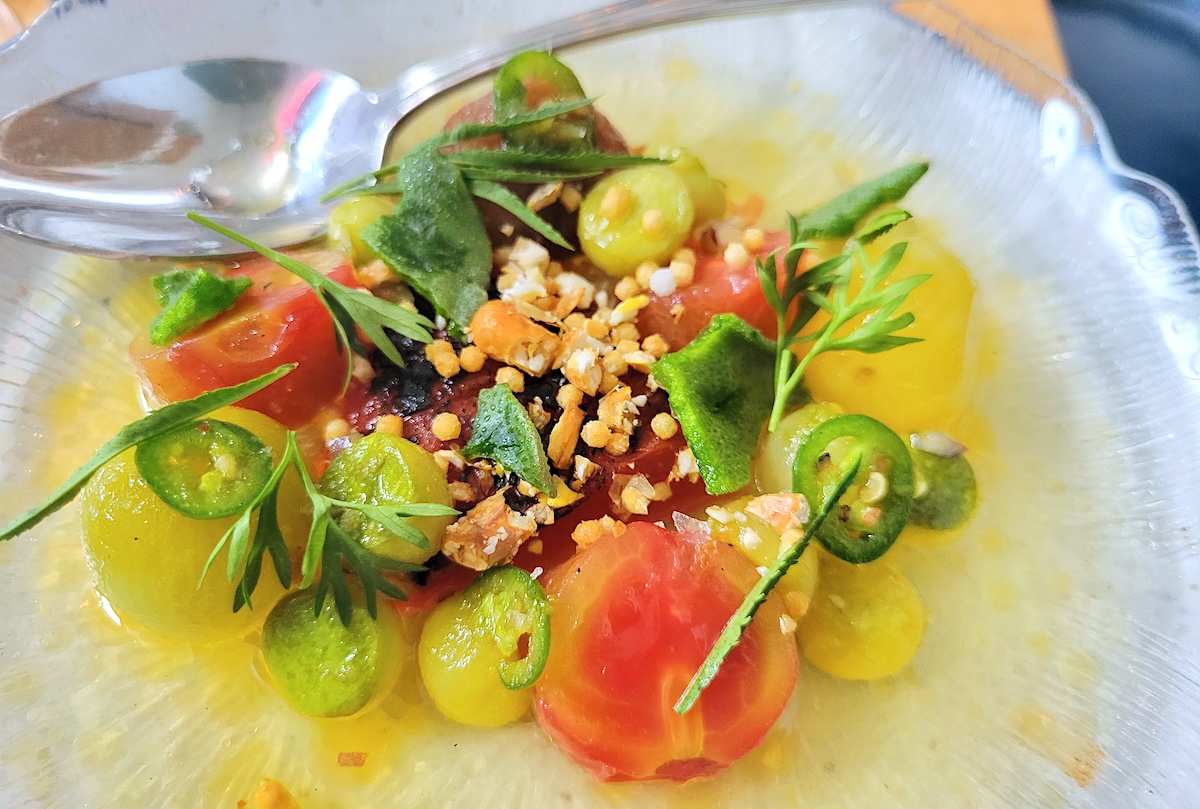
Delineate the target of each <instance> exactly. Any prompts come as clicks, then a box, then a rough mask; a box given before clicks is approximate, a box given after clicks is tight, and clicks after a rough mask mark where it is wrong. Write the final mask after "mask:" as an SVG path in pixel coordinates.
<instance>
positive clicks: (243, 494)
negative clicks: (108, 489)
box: [133, 419, 274, 520]
mask: <svg viewBox="0 0 1200 809" xmlns="http://www.w3.org/2000/svg"><path fill="white" fill-rule="evenodd" d="M133 460H134V463H135V464H136V465H137V470H138V473H139V474H140V475H141V476H142V479H143V480H145V481H146V485H147V486H148V487H150V491H152V492H154V493H155V494H156V495H158V496H159V497H160V498H161V499H162V501H163V502H164V503H166V504H167V505H169V506H170V507H171V508H173V509H175V510H176V511H178V512H179V513H181V514H183V515H185V516H187V517H193V518H195V519H199V520H213V519H217V518H220V517H230V516H232V515H234V514H238V513H239V512H242V511H244V510H245V509H246V507H247V506H248V505H250V502H251V501H252V500H253V499H254V497H255V496H256V495H257V494H258V493H259V492H260V491H262V488H263V486H265V485H266V483H267V480H268V479H269V478H270V477H271V471H272V469H273V468H274V461H273V460H272V458H271V450H270V448H268V447H267V445H266V444H264V443H263V442H262V441H261V440H260V439H259V438H258V436H256V435H255V434H254V433H252V432H250V431H249V430H247V429H245V428H244V427H239V426H238V425H236V424H230V423H229V422H227V421H218V420H216V419H200V420H199V421H194V422H192V423H190V424H185V425H184V426H182V427H180V428H178V429H176V430H172V431H171V432H169V433H165V434H164V435H160V436H158V437H156V438H151V439H149V440H147V441H143V442H142V443H140V444H138V447H137V450H136V451H135V452H134V456H133Z"/></svg>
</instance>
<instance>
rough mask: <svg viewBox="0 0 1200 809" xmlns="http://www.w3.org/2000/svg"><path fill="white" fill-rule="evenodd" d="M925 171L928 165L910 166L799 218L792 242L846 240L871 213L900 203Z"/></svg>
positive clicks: (864, 185) (870, 181)
mask: <svg viewBox="0 0 1200 809" xmlns="http://www.w3.org/2000/svg"><path fill="white" fill-rule="evenodd" d="M928 170H929V164H928V163H911V164H909V165H907V166H901V167H900V168H898V169H895V170H893V171H889V172H888V173H887V174H884V175H882V176H880V177H876V178H875V179H873V180H868V181H867V182H865V183H862V184H860V185H857V186H855V187H854V188H851V189H850V190H849V191H847V192H846V193H844V194H840V195H838V196H836V197H834V198H833V199H831V200H829V202H826V203H825V204H824V205H822V206H821V207H820V208H817V209H816V210H815V211H810V212H809V213H806V214H805V215H804V216H801V217H799V218H798V219H797V220H796V224H797V228H796V235H795V236H794V237H793V239H792V240H793V241H800V240H807V239H844V238H846V237H847V236H849V235H850V234H852V233H853V232H854V229H855V227H857V226H858V223H859V222H860V221H862V219H863V218H864V217H866V216H867V214H869V213H871V211H873V210H875V209H876V208H879V207H880V206H882V205H886V204H888V203H889V202H898V201H900V199H902V198H903V197H904V195H905V194H907V193H908V191H909V189H910V188H912V187H913V186H914V185H916V183H917V180H919V179H921V178H922V177H923V176H925V172H926V171H928Z"/></svg>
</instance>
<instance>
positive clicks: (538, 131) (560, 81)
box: [492, 51, 595, 152]
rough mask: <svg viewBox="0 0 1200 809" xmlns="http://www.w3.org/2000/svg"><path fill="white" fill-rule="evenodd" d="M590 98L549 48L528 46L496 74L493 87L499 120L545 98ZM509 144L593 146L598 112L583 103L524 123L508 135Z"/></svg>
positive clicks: (534, 106) (561, 148)
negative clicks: (551, 116) (544, 119)
mask: <svg viewBox="0 0 1200 809" xmlns="http://www.w3.org/2000/svg"><path fill="white" fill-rule="evenodd" d="M582 98H585V96H584V94H583V87H581V86H580V84H579V79H577V78H576V77H575V74H574V73H573V72H572V71H571V69H570V68H569V67H567V66H566V65H564V64H563V63H562V62H560V61H558V60H557V59H555V58H554V57H553V56H551V55H550V54H548V53H545V52H544V51H525V52H524V53H518V54H517V55H516V56H514V57H512V58H511V59H509V60H508V61H507V62H505V63H504V65H503V66H502V67H501V68H500V71H499V72H498V73H497V74H496V79H495V83H494V84H493V90H492V103H493V105H494V106H495V110H496V112H495V114H496V122H497V123H504V122H505V121H506V120H508V119H509V118H512V117H513V116H515V115H521V114H524V113H527V112H532V111H534V110H536V109H537V108H539V107H541V106H542V105H543V104H547V103H552V102H558V101H576V100H579V99H582ZM504 142H505V144H506V145H508V146H510V147H514V146H515V147H521V148H526V149H545V150H549V151H555V152H559V151H564V150H565V151H569V150H572V149H580V148H591V146H592V145H593V144H594V142H595V116H594V115H593V114H592V109H591V107H583V108H581V109H578V110H574V111H572V112H568V113H566V114H564V115H559V116H558V117H556V118H551V119H549V120H547V121H539V122H538V123H536V124H529V125H528V126H523V127H520V128H519V129H516V130H514V131H512V132H510V133H508V134H506V135H505V136H504Z"/></svg>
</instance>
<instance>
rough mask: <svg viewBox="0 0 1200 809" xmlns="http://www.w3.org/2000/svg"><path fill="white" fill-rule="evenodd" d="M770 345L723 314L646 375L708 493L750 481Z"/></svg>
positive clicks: (770, 368) (765, 408) (768, 397)
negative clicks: (664, 401) (663, 399)
mask: <svg viewBox="0 0 1200 809" xmlns="http://www.w3.org/2000/svg"><path fill="white" fill-rule="evenodd" d="M774 371H775V347H774V346H773V345H772V344H771V342H770V341H769V340H767V338H765V337H763V336H762V334H761V333H759V331H758V330H757V329H755V328H754V327H753V326H751V325H750V324H748V323H747V322H746V321H744V320H742V319H741V318H740V317H738V316H737V315H731V314H721V315H717V316H716V317H714V318H713V319H712V322H710V323H709V324H708V326H706V327H705V328H704V330H703V331H702V332H700V334H698V335H696V337H695V339H693V340H692V341H691V342H690V343H688V344H687V345H686V346H684V347H683V348H682V349H680V350H679V351H676V352H674V353H671V354H667V355H665V356H664V357H663V358H662V359H660V360H659V361H658V362H656V363H654V366H653V367H652V368H651V373H653V375H654V379H655V381H656V382H658V384H659V385H661V386H662V387H663V389H665V390H666V391H667V394H668V396H669V397H670V402H671V412H672V413H674V414H675V418H677V419H678V420H679V425H680V427H682V428H683V435H684V437H685V438H686V439H687V443H688V446H689V447H691V449H692V453H693V454H694V455H695V456H696V464H697V466H699V467H700V476H701V477H702V478H704V487H705V488H706V489H707V490H708V493H709V494H713V495H719V494H728V493H729V492H735V491H737V490H738V489H740V488H742V487H743V486H745V485H746V484H747V483H749V482H750V468H751V463H752V461H753V459H754V448H755V447H756V446H757V445H758V435H759V433H760V432H761V431H762V426H763V424H764V423H765V422H766V420H767V416H769V415H770V414H771V401H772V395H773V391H772V385H771V382H772V379H773V377H774Z"/></svg>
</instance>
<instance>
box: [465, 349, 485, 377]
mask: <svg viewBox="0 0 1200 809" xmlns="http://www.w3.org/2000/svg"><path fill="white" fill-rule="evenodd" d="M485 362H487V355H486V354H484V353H483V352H482V351H480V350H479V348H478V347H476V346H466V347H465V348H463V350H462V353H461V354H460V355H459V356H458V364H459V365H461V366H462V369H463V370H464V371H466V372H467V373H469V374H473V373H475V372H476V371H478V370H480V369H481V368H483V364H484V363H485Z"/></svg>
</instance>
